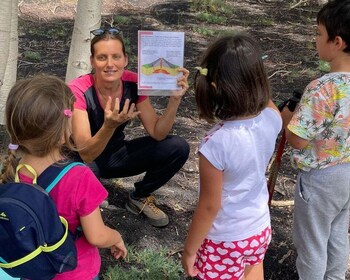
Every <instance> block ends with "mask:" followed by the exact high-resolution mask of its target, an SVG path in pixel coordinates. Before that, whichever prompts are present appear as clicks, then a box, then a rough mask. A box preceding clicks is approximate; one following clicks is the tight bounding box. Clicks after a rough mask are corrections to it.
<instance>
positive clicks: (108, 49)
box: [90, 38, 128, 82]
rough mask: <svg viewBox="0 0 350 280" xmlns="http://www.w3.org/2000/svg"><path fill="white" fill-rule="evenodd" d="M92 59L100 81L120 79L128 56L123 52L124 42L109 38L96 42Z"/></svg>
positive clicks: (92, 64)
mask: <svg viewBox="0 0 350 280" xmlns="http://www.w3.org/2000/svg"><path fill="white" fill-rule="evenodd" d="M90 61H91V66H92V67H93V68H94V69H95V75H96V79H97V80H98V81H103V82H115V81H119V80H120V78H121V76H122V74H123V72H124V67H125V66H126V65H127V63H128V57H127V56H126V54H124V52H123V45H122V43H121V42H120V41H119V40H117V39H112V38H109V39H107V40H101V41H98V42H97V43H95V44H94V54H93V55H92V56H91V57H90Z"/></svg>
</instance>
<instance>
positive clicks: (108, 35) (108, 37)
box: [90, 31, 126, 56]
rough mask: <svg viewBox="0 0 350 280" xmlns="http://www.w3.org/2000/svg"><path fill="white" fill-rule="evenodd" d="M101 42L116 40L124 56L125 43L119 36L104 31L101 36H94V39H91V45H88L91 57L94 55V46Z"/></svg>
mask: <svg viewBox="0 0 350 280" xmlns="http://www.w3.org/2000/svg"><path fill="white" fill-rule="evenodd" d="M102 40H105V41H108V40H118V41H119V42H120V43H121V44H122V50H123V54H124V55H126V49H125V43H124V40H123V37H122V36H121V34H111V33H109V32H108V31H106V32H104V33H103V34H102V35H97V36H94V38H92V40H91V44H90V52H91V56H94V55H95V44H96V43H98V42H100V41H102Z"/></svg>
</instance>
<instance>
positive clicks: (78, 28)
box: [66, 0, 102, 82]
mask: <svg viewBox="0 0 350 280" xmlns="http://www.w3.org/2000/svg"><path fill="white" fill-rule="evenodd" d="M101 6H102V1H101V0H94V1H86V0H79V1H78V5H77V14H76V16H75V21H74V29H73V35H72V41H71V45H70V49H69V57H68V65H67V72H66V82H69V81H70V80H72V79H74V78H76V77H78V76H80V75H83V74H87V73H89V72H90V71H91V67H90V31H91V30H94V29H96V28H99V27H100V24H101Z"/></svg>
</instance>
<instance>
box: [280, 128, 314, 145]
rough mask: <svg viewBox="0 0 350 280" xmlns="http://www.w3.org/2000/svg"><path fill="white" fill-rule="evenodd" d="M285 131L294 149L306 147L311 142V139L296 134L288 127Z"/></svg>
mask: <svg viewBox="0 0 350 280" xmlns="http://www.w3.org/2000/svg"><path fill="white" fill-rule="evenodd" d="M285 132H286V138H287V141H288V143H289V145H291V146H292V147H293V148H294V149H298V150H301V149H304V148H305V147H306V146H307V145H308V144H309V142H310V141H309V140H306V139H303V138H301V137H299V136H298V135H296V134H294V133H293V132H291V131H290V130H289V129H288V127H287V128H286V130H285Z"/></svg>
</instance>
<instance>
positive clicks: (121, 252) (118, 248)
mask: <svg viewBox="0 0 350 280" xmlns="http://www.w3.org/2000/svg"><path fill="white" fill-rule="evenodd" d="M127 253H128V251H127V249H126V247H125V245H124V241H123V239H122V240H120V241H119V242H118V243H117V244H115V245H113V246H112V247H111V254H112V255H113V257H114V258H115V259H116V260H117V259H119V258H120V257H122V258H123V259H125V257H126V255H127Z"/></svg>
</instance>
